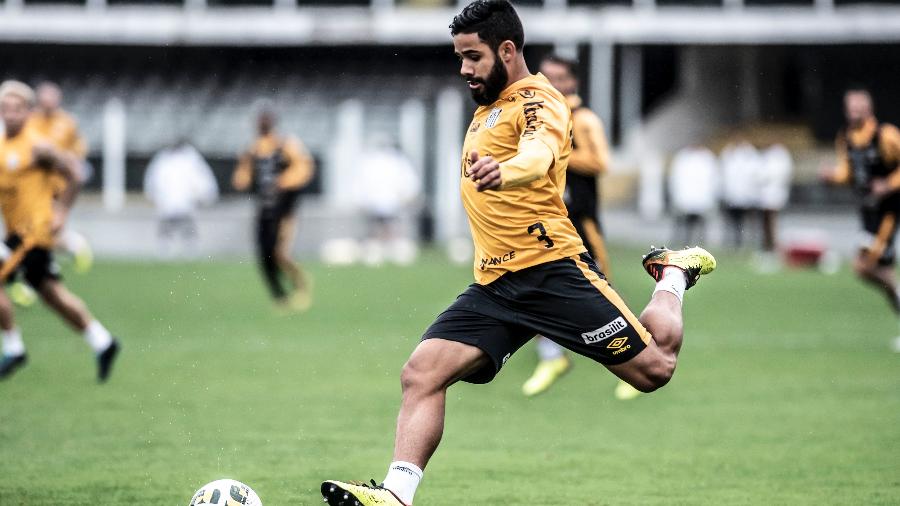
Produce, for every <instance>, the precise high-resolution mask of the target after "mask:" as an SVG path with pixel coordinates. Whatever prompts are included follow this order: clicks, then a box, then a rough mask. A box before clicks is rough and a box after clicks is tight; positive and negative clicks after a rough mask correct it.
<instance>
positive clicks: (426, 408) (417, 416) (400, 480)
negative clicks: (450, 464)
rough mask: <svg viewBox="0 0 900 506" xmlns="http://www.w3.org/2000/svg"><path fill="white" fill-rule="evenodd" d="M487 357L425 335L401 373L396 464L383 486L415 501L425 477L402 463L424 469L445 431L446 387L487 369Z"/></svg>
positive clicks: (475, 351)
mask: <svg viewBox="0 0 900 506" xmlns="http://www.w3.org/2000/svg"><path fill="white" fill-rule="evenodd" d="M489 360H490V359H489V358H488V356H487V355H486V354H485V353H484V352H483V351H481V350H480V349H479V348H477V347H475V346H471V345H468V344H463V343H459V342H455V341H447V340H444V339H426V340H424V341H422V342H421V343H419V346H418V347H416V349H415V351H413V353H412V356H410V358H409V360H408V361H407V362H406V365H404V366H403V372H402V374H401V376H400V383H401V386H402V389H403V401H402V403H401V405H400V414H399V415H398V416H397V436H396V440H395V443H394V462H393V463H392V464H391V467H390V469H389V471H388V476H387V477H386V478H385V480H384V486H385V488H387V489H389V490H391V491H392V492H394V493H395V494H397V495H398V496H399V497H400V499H401V500H403V501H404V502H405V503H407V504H412V493H414V492H415V487H416V485H418V480H419V478H421V475H419V476H411V475H410V474H409V473H407V472H406V470H402V469H400V468H402V467H404V466H403V465H402V464H403V463H410V464H413V465H414V466H417V467H418V468H419V469H420V470H421V469H424V468H425V465H426V464H427V463H428V460H429V459H430V458H431V456H432V455H433V454H434V451H435V450H436V449H437V447H438V444H439V443H440V441H441V435H442V434H443V432H444V404H445V401H446V397H447V388H449V387H450V385H452V384H453V383H456V382H457V381H459V380H460V379H461V378H464V377H466V376H468V375H469V374H471V373H473V372H475V371H477V370H478V369H480V368H482V367H484V366H485V365H487V363H488V361H489ZM406 467H409V466H406ZM410 489H411V490H410Z"/></svg>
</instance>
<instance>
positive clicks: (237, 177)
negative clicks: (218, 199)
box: [231, 151, 253, 191]
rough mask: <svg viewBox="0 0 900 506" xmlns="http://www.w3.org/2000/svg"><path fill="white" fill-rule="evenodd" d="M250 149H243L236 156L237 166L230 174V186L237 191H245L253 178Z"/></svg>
mask: <svg viewBox="0 0 900 506" xmlns="http://www.w3.org/2000/svg"><path fill="white" fill-rule="evenodd" d="M252 158H253V157H252V155H251V154H250V151H245V152H243V153H242V154H241V156H240V158H238V164H237V167H235V169H234V173H233V174H232V175H231V186H232V187H234V189H235V190H237V191H245V190H247V189H249V188H250V183H251V181H252V180H253V160H252Z"/></svg>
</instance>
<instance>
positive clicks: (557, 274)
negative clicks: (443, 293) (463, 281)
mask: <svg viewBox="0 0 900 506" xmlns="http://www.w3.org/2000/svg"><path fill="white" fill-rule="evenodd" d="M537 334H540V335H542V336H545V337H547V338H550V339H552V340H553V341H555V342H556V343H558V344H559V345H561V346H563V347H565V348H567V349H569V350H571V351H573V352H575V353H578V354H579V355H583V356H585V357H588V358H591V359H593V360H596V361H597V362H600V363H601V364H605V365H615V364H621V363H623V362H627V361H628V360H630V359H631V358H632V357H634V356H635V355H637V354H638V353H640V352H641V351H642V350H643V349H644V348H646V347H647V343H648V342H649V341H650V333H649V332H647V330H646V329H645V328H644V327H643V325H641V323H640V322H639V321H638V319H637V318H636V317H635V316H634V314H633V313H632V312H631V311H630V310H629V309H628V307H627V306H625V303H624V302H623V301H622V299H621V297H619V295H618V294H617V293H616V292H615V291H614V290H613V289H612V288H611V287H610V286H609V284H608V283H607V282H606V280H605V279H604V277H603V274H601V273H600V270H599V269H598V268H597V266H596V264H595V263H594V261H593V260H592V259H591V257H590V256H589V255H588V254H586V253H582V254H581V255H579V256H573V257H570V258H564V259H562V260H556V261H553V262H548V263H545V264H540V265H536V266H534V267H529V268H527V269H523V270H521V271H517V272H510V273H507V274H504V275H503V276H501V277H500V278H499V279H497V280H496V281H493V282H492V283H490V284H487V285H479V284H473V285H470V286H469V288H468V289H466V291H465V292H463V293H462V295H460V296H459V297H457V299H456V301H455V302H454V303H453V304H452V305H451V306H450V307H449V308H447V310H446V311H444V312H443V313H441V314H440V315H439V316H438V317H437V319H436V320H435V322H434V323H432V324H431V326H430V327H429V328H428V330H426V331H425V334H424V336H423V337H422V339H423V340H425V339H435V338H437V339H446V340H449V341H457V342H461V343H465V344H469V345H472V346H477V347H478V348H480V349H481V350H482V351H484V352H485V353H486V354H487V355H488V356H489V357H490V358H491V362H492V363H491V364H490V365H488V366H486V367H484V368H482V369H481V370H479V371H476V372H475V373H473V374H472V375H470V376H468V377H466V378H463V381H467V382H469V383H488V382H490V381H491V380H492V379H494V376H496V374H497V373H498V372H499V371H500V368H501V367H503V364H505V363H506V361H507V360H508V359H509V357H510V356H512V354H513V353H515V352H516V350H518V349H519V348H521V347H522V345H524V344H525V343H527V342H528V341H529V340H530V339H531V338H532V337H534V336H535V335H537Z"/></svg>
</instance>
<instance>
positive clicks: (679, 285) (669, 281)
mask: <svg viewBox="0 0 900 506" xmlns="http://www.w3.org/2000/svg"><path fill="white" fill-rule="evenodd" d="M686 289H687V278H685V276H684V271H683V270H681V269H679V268H678V267H671V266H670V267H666V268H665V269H663V277H662V279H660V280H659V282H658V283H656V289H654V290H653V293H656V292H669V293H671V294H674V295H675V296H676V297H678V300H679V301H682V302H683V301H684V291H685V290H686Z"/></svg>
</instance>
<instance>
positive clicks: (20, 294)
mask: <svg viewBox="0 0 900 506" xmlns="http://www.w3.org/2000/svg"><path fill="white" fill-rule="evenodd" d="M9 298H10V299H12V301H13V302H15V303H16V305H18V306H22V307H30V306H33V305H34V303H35V302H37V298H38V296H37V292H35V291H34V288H31V287H30V286H28V285H26V284H25V283H23V282H22V281H15V282H13V284H12V285H10V287H9Z"/></svg>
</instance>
